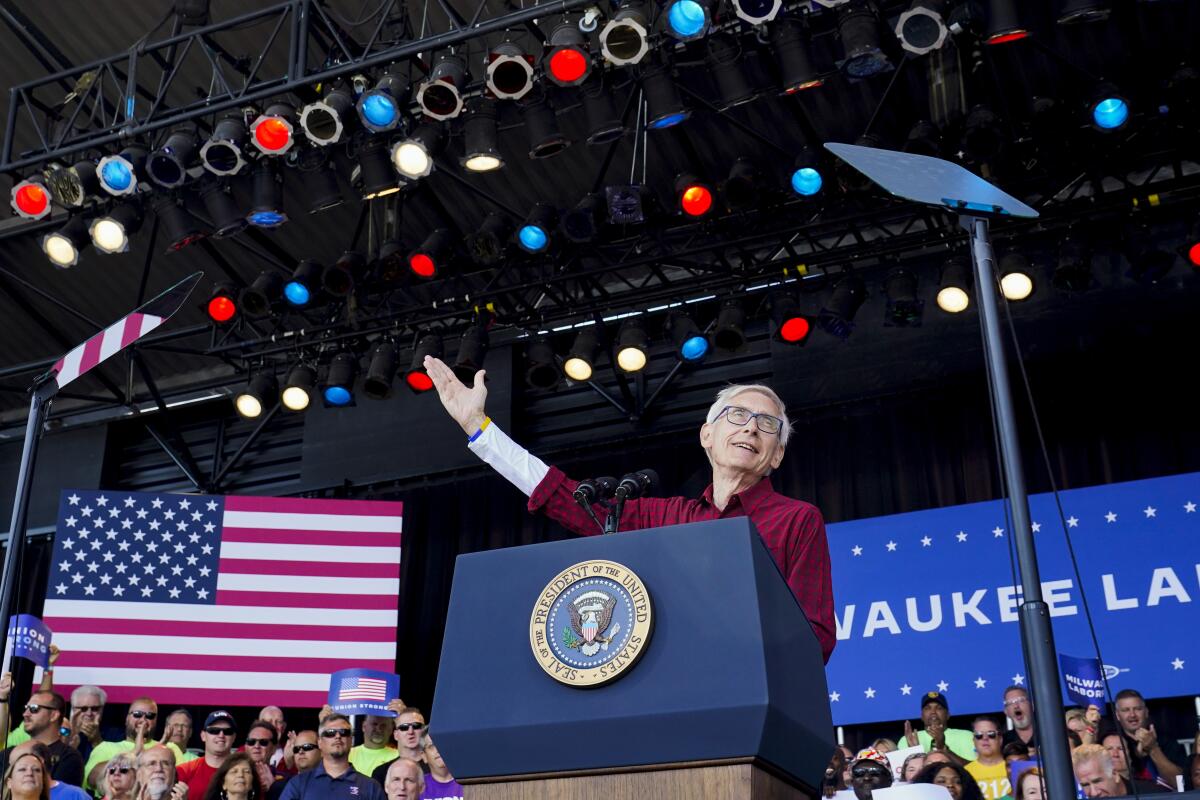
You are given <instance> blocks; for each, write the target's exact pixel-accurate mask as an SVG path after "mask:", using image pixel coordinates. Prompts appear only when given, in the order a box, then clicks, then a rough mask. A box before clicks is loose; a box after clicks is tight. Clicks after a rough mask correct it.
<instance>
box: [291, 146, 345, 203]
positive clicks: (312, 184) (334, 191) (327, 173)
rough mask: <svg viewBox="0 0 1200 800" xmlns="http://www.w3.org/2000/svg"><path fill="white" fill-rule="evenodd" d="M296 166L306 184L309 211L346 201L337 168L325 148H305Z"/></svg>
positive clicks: (304, 192) (304, 195)
mask: <svg viewBox="0 0 1200 800" xmlns="http://www.w3.org/2000/svg"><path fill="white" fill-rule="evenodd" d="M296 166H297V168H298V169H299V171H300V182H301V183H302V184H303V185H304V191H303V192H302V195H303V197H304V200H305V202H306V203H307V204H308V213H310V214H316V213H318V212H320V211H326V210H328V209H331V208H333V207H334V206H340V205H341V204H342V203H343V202H344V200H345V198H344V197H342V187H341V185H340V184H339V183H338V178H337V170H335V169H334V166H333V164H332V163H331V162H330V160H329V156H328V155H327V154H326V152H325V151H324V150H319V149H317V148H316V147H307V148H305V149H304V150H302V151H301V152H300V158H299V159H297V163H296Z"/></svg>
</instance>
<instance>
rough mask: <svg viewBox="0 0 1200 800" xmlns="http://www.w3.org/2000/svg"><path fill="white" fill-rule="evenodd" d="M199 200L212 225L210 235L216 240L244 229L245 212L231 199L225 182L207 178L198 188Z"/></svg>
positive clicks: (231, 192)
mask: <svg viewBox="0 0 1200 800" xmlns="http://www.w3.org/2000/svg"><path fill="white" fill-rule="evenodd" d="M200 199H201V201H203V203H204V211H205V213H207V214H208V219H209V221H210V222H211V223H212V235H213V236H215V237H217V238H218V239H224V238H226V237H228V236H233V235H235V234H238V233H241V232H242V230H244V229H245V227H246V212H245V211H243V210H242V208H241V206H239V205H238V203H237V201H236V200H235V199H234V197H233V189H232V188H231V187H230V186H229V185H228V183H226V182H225V181H221V180H218V179H217V178H209V179H208V180H206V181H204V182H203V183H202V184H201V186H200Z"/></svg>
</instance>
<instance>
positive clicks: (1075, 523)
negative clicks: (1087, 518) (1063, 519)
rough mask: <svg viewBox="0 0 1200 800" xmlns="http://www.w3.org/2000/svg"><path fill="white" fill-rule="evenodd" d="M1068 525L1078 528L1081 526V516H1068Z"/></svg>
mask: <svg viewBox="0 0 1200 800" xmlns="http://www.w3.org/2000/svg"><path fill="white" fill-rule="evenodd" d="M1067 527H1068V528H1078V527H1079V518H1078V517H1067Z"/></svg>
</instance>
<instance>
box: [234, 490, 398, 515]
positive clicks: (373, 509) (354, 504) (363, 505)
mask: <svg viewBox="0 0 1200 800" xmlns="http://www.w3.org/2000/svg"><path fill="white" fill-rule="evenodd" d="M225 509H226V510H227V511H269V512H272V513H277V514H339V515H342V516H361V517H398V516H400V514H401V511H402V510H403V509H404V504H403V503H396V502H383V501H380V500H320V499H311V498H301V497H239V496H237V495H230V496H228V497H226V498H225Z"/></svg>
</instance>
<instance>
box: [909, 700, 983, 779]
mask: <svg viewBox="0 0 1200 800" xmlns="http://www.w3.org/2000/svg"><path fill="white" fill-rule="evenodd" d="M949 721H950V706H949V704H948V703H947V702H946V696H945V695H944V694H942V693H941V692H926V693H925V694H923V695H922V696H921V723H922V724H923V725H924V726H925V729H924V730H921V731H914V730H913V727H912V723H910V722H905V723H904V738H905V740H906V741H907V742H908V746H909V747H916V746H917V745H918V744H919V745H920V746H921V748H922V749H923V750H924V751H925V752H926V753H934V752H940V753H945V754H946V755H947V757H949V759H950V761H952V762H953V763H955V764H958V765H959V766H960V767H961V766H963V765H965V764H966V763H967V762H968V761H974V760H975V744H974V742H975V737H974V735H973V734H972V733H971V731H964V730H962V729H960V728H947V727H946V724H947V723H948V722H949ZM925 763H926V765H928V764H929V761H928V760H926V761H925Z"/></svg>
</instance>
